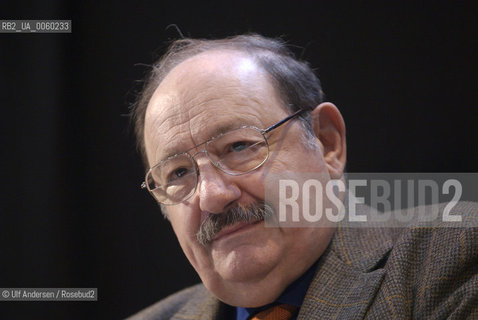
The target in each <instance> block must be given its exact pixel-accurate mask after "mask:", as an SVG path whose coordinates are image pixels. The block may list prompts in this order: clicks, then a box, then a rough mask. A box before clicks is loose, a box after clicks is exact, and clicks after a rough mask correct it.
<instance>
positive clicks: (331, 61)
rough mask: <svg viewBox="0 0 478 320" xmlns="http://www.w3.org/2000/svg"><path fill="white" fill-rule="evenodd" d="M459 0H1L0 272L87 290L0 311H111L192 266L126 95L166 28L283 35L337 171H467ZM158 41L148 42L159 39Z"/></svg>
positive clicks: (473, 153) (472, 153) (119, 311)
mask: <svg viewBox="0 0 478 320" xmlns="http://www.w3.org/2000/svg"><path fill="white" fill-rule="evenodd" d="M471 4H472V2H471V1H470V2H464V1H449V2H448V3H447V2H440V1H438V2H437V1H433V2H432V1H430V2H421V3H415V2H412V1H410V2H408V1H401V2H399V3H395V2H394V3H393V4H391V2H390V1H383V2H362V1H360V3H359V2H358V1H357V2H354V3H353V4H352V3H344V2H335V1H334V2H332V1H313V2H312V1H310V2H300V1H287V2H284V3H283V4H281V3H280V2H277V1H275V2H269V3H265V2H259V1H255V2H243V1H237V2H228V1H222V2H210V1H197V2H195V3H188V2H184V1H174V2H173V1H157V2H156V3H154V4H153V3H150V4H147V3H146V2H142V1H133V2H131V3H130V4H129V5H126V4H120V3H119V2H110V3H109V4H106V3H104V2H100V1H78V2H77V3H66V2H62V1H53V0H48V1H42V4H33V3H26V2H22V1H15V2H14V1H7V2H2V3H1V4H0V19H71V20H72V21H73V23H72V24H73V33H71V34H0V119H1V120H0V124H1V127H0V130H1V132H0V134H1V158H0V159H1V166H0V172H1V187H2V188H1V189H2V190H1V191H2V192H1V199H0V200H1V202H0V205H1V207H0V259H1V260H0V287H97V288H98V292H99V299H98V302H0V318H2V319H4V318H32V317H34V318H38V317H40V318H60V319H92V318H101V319H117V318H123V317H126V316H128V315H130V314H132V313H134V312H136V311H138V310H140V309H141V308H143V307H146V306H147V305H150V304H152V303H153V302H155V301H157V300H159V299H160V298H162V297H165V296H166V295H167V294H170V293H172V292H174V291H176V290H178V289H180V288H182V287H185V286H186V285H189V284H192V283H194V282H197V281H198V278H197V276H196V275H195V273H194V271H193V269H192V268H191V267H190V266H189V264H188V263H187V261H186V259H185V258H184V256H183V254H182V252H181V250H180V248H179V246H178V244H177V243H176V240H175V237H174V234H173V232H172V231H171V229H170V227H169V224H168V223H167V222H166V221H165V220H163V218H162V217H161V215H160V212H159V210H158V208H157V206H156V205H155V203H154V201H153V200H152V198H151V199H150V197H149V195H148V194H147V193H145V192H144V191H142V190H140V188H139V184H140V182H141V180H142V178H143V174H144V169H143V168H142V166H141V161H140V159H139V156H138V155H137V153H136V151H135V146H134V140H133V137H132V130H131V128H130V126H129V124H128V118H127V117H126V116H125V115H126V114H127V113H128V105H129V104H130V103H131V102H132V100H133V98H134V92H135V91H136V90H137V89H138V83H137V82H136V80H138V79H141V78H142V76H143V75H144V73H145V72H146V70H147V68H145V67H144V66H143V65H142V64H150V63H151V62H152V61H153V58H154V57H155V56H157V55H158V54H160V53H161V52H162V49H164V47H165V42H166V41H167V40H171V39H174V38H177V37H178V34H177V32H176V31H175V30H174V29H173V28H170V29H167V28H166V27H167V26H168V25H169V24H172V23H175V24H177V25H178V26H179V27H180V28H181V30H182V32H183V33H184V34H185V35H187V36H193V37H222V36H227V35H233V34H239V33H244V32H248V31H254V32H259V33H261V34H264V35H266V36H284V39H286V40H288V41H289V42H290V43H291V44H293V45H296V46H297V47H295V48H294V51H295V52H296V53H297V55H298V56H301V57H302V58H303V59H306V60H308V61H309V62H310V63H311V65H312V66H313V67H314V68H316V69H317V72H318V75H319V76H320V78H321V80H322V82H323V87H324V90H325V92H326V94H327V96H328V98H329V100H330V101H333V102H334V103H336V104H337V106H338V107H339V108H340V110H341V111H342V113H343V116H344V118H345V120H346V123H347V130H348V131H347V139H348V168H347V169H348V171H349V172H476V171H478V170H477V169H478V163H477V160H478V155H477V142H476V139H477V129H476V127H475V123H476V121H477V119H478V117H477V102H476V98H477V96H478V94H477V92H478V91H477V89H478V87H477V86H478V76H477V71H478V70H477V58H476V57H477V53H478V52H477V48H478V46H477V32H476V31H477V30H478V29H477V18H476V17H477V16H478V12H477V11H476V10H474V9H473V8H472V5H471ZM158 48H159V50H158Z"/></svg>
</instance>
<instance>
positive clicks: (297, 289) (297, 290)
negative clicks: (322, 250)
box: [236, 262, 317, 320]
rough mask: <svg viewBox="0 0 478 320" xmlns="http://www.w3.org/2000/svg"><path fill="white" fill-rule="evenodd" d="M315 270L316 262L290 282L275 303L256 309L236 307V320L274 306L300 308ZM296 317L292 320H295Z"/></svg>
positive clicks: (246, 317)
mask: <svg viewBox="0 0 478 320" xmlns="http://www.w3.org/2000/svg"><path fill="white" fill-rule="evenodd" d="M316 269H317V262H316V263H314V264H313V265H312V267H310V268H309V270H307V271H306V272H305V273H304V274H303V275H302V276H300V277H299V278H298V279H297V280H295V281H294V282H292V284H290V285H289V286H288V287H287V288H286V289H285V290H284V292H282V294H281V295H280V296H279V298H277V300H276V301H274V302H273V303H270V304H268V305H265V306H262V307H258V308H241V307H236V320H246V319H248V318H249V317H250V316H253V315H255V314H256V313H258V312H261V311H262V310H265V309H267V308H270V307H271V306H273V305H276V304H282V303H285V304H289V305H292V306H296V307H298V308H300V306H301V305H302V301H304V297H305V293H306V292H307V289H308V288H309V285H310V283H311V282H312V279H313V278H314V275H315V271H316ZM295 318H296V317H294V318H292V319H295Z"/></svg>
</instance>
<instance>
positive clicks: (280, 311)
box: [251, 304, 298, 320]
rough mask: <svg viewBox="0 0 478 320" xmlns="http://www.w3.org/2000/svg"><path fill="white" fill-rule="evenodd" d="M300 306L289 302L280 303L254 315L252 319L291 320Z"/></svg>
mask: <svg viewBox="0 0 478 320" xmlns="http://www.w3.org/2000/svg"><path fill="white" fill-rule="evenodd" d="M297 310H298V308H297V307H295V306H291V305H289V304H278V305H275V306H273V307H270V308H269V309H266V310H264V311H261V312H259V313H258V314H256V315H254V316H253V317H252V318H251V320H289V319H290V318H292V317H293V316H294V315H295V314H296V313H297Z"/></svg>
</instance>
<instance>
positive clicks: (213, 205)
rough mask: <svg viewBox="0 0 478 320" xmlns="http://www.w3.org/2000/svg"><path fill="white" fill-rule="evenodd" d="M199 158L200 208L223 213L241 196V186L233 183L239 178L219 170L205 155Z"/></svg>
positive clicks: (197, 161) (197, 160)
mask: <svg viewBox="0 0 478 320" xmlns="http://www.w3.org/2000/svg"><path fill="white" fill-rule="evenodd" d="M198 158H199V159H196V163H197V164H198V168H199V181H198V192H199V207H200V209H201V211H206V212H209V213H222V212H224V210H225V209H226V208H227V207H228V206H229V205H230V204H232V203H233V202H234V201H236V200H238V199H239V198H240V196H241V190H240V188H239V186H238V185H237V184H236V183H234V182H233V180H235V179H237V177H233V176H230V175H228V174H226V173H224V172H222V171H220V170H219V169H217V168H216V167H215V166H214V165H213V164H212V163H211V162H210V161H209V159H208V158H207V157H206V156H205V155H204V156H202V157H198Z"/></svg>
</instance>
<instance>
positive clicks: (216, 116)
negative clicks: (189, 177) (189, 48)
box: [144, 51, 287, 165]
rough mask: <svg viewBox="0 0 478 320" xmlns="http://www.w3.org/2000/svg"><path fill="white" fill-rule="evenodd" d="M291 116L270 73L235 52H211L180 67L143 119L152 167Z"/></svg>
mask: <svg viewBox="0 0 478 320" xmlns="http://www.w3.org/2000/svg"><path fill="white" fill-rule="evenodd" d="M286 114H287V113H286V111H285V110H284V109H283V108H282V104H281V102H280V100H279V98H278V96H277V94H276V91H275V89H274V88H273V86H272V84H271V83H270V81H269V78H268V76H267V74H266V72H265V71H264V70H263V69H262V68H261V67H260V66H258V65H257V64H256V63H255V62H254V61H253V60H252V59H251V58H249V57H247V56H246V55H244V54H241V53H238V52H233V51H214V52H207V53H203V54H200V55H197V56H194V57H192V58H189V59H187V60H186V61H184V62H182V63H181V64H179V65H178V66H176V67H175V68H174V69H173V70H172V71H171V72H170V73H169V74H168V75H167V76H166V78H165V79H164V80H163V81H162V82H161V84H160V85H159V86H158V88H157V89H156V91H155V92H154V94H153V97H152V98H151V100H150V102H149V105H148V108H147V110H146V116H145V130H144V135H145V137H144V138H145V146H146V153H147V156H148V161H149V162H150V165H152V164H153V163H155V162H157V161H159V160H161V159H164V158H165V157H167V156H168V155H171V154H174V153H179V152H182V151H184V150H186V149H189V148H191V147H194V146H195V145H197V144H199V143H201V142H203V141H205V140H207V139H209V138H210V137H212V136H214V135H216V134H218V133H220V132H222V131H225V130H228V129H233V128H237V127H240V126H241V125H254V126H257V127H259V128H265V127H267V126H268V125H270V124H272V123H274V122H275V121H274V120H275V119H280V118H281V117H283V116H285V115H286Z"/></svg>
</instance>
